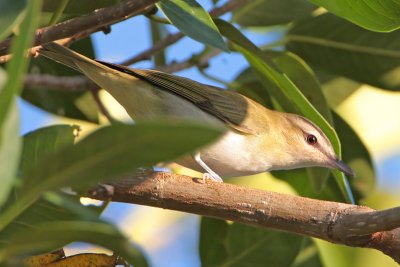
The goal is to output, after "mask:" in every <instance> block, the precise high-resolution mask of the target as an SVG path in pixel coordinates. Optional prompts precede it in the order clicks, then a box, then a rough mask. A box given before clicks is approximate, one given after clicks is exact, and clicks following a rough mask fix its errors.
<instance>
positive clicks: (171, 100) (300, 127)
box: [39, 43, 354, 181]
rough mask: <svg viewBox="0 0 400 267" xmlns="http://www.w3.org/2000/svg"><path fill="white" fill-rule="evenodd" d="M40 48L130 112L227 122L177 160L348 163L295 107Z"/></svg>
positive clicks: (216, 166) (237, 169)
mask: <svg viewBox="0 0 400 267" xmlns="http://www.w3.org/2000/svg"><path fill="white" fill-rule="evenodd" d="M39 53H40V54H41V55H43V56H45V57H48V58H50V59H53V60H55V61H58V62H60V63H62V64H64V65H67V66H69V67H71V68H73V69H75V70H77V71H79V72H81V73H83V74H84V75H86V76H87V77H88V78H89V79H91V80H92V81H93V82H95V83H96V84H97V85H99V86H100V87H101V88H104V89H105V90H106V91H108V92H109V93H110V94H111V95H112V96H113V97H114V98H115V99H116V100H117V101H118V102H119V103H120V104H121V105H122V106H123V107H124V108H125V109H126V111H127V113H128V114H129V115H130V116H131V117H132V118H133V119H155V118H156V119H160V118H161V119H179V120H182V119H184V120H185V119H187V120H193V121H197V122H201V123H206V124H210V125H214V126H220V127H224V128H227V131H226V133H225V134H224V135H223V136H222V137H221V138H220V139H219V140H218V141H217V142H215V143H214V144H211V145H210V146H208V147H205V148H203V149H201V150H200V151H198V152H196V153H195V154H194V155H190V156H187V157H185V158H183V159H181V160H179V161H178V163H179V164H181V165H183V166H185V167H188V168H191V169H194V170H197V171H200V172H203V173H204V171H205V172H206V173H207V174H208V175H209V176H210V177H211V178H212V179H214V180H216V181H222V179H221V178H220V176H222V177H229V176H243V175H250V174H256V173H260V172H265V171H269V170H283V169H294V168H301V167H310V166H321V167H327V168H336V169H339V170H340V171H342V172H344V173H346V174H348V175H351V176H353V175H354V172H353V170H352V169H351V168H350V167H349V166H347V165H346V164H345V163H343V162H342V161H341V160H340V159H339V158H338V157H337V156H336V155H335V153H334V151H333V148H332V145H331V143H330V142H329V140H328V138H327V137H326V136H325V134H324V133H323V132H322V131H321V130H320V129H319V128H318V127H317V126H316V125H315V124H314V123H312V122H311V121H309V120H308V119H306V118H304V117H301V116H299V115H296V114H290V113H283V112H278V111H274V110H270V109H267V108H265V107H264V106H262V105H260V104H258V103H257V102H255V101H253V100H251V99H249V98H247V97H245V96H243V95H241V94H239V93H236V92H232V91H227V90H223V89H221V88H217V87H214V86H210V85H205V84H201V83H198V82H195V81H193V80H190V79H187V78H182V77H179V76H175V75H171V74H167V73H163V72H160V71H155V70H141V69H132V68H127V67H124V66H120V65H116V64H111V63H106V62H101V61H96V60H92V59H89V58H87V57H85V56H83V55H81V54H78V53H76V52H74V51H72V50H70V49H68V48H66V47H63V46H60V45H58V44H56V43H49V44H46V45H43V48H42V49H41V50H40V51H39Z"/></svg>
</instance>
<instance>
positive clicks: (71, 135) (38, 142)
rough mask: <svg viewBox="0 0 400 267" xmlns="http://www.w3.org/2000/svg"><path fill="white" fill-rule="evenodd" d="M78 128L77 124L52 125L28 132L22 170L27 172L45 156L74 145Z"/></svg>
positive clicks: (24, 146) (24, 141)
mask: <svg viewBox="0 0 400 267" xmlns="http://www.w3.org/2000/svg"><path fill="white" fill-rule="evenodd" d="M78 130H79V127H78V126H76V125H52V126H49V127H44V128H40V129H38V130H36V131H33V132H30V133H28V134H26V135H25V136H24V139H23V144H24V145H23V150H22V155H21V166H20V169H21V171H22V172H23V173H24V172H27V171H28V170H29V169H31V168H32V167H33V166H35V165H36V164H37V163H38V162H40V160H43V158H44V157H45V156H49V155H53V154H55V153H56V152H57V151H59V150H60V149H62V148H64V147H66V146H72V145H73V144H74V139H75V134H76V131H78Z"/></svg>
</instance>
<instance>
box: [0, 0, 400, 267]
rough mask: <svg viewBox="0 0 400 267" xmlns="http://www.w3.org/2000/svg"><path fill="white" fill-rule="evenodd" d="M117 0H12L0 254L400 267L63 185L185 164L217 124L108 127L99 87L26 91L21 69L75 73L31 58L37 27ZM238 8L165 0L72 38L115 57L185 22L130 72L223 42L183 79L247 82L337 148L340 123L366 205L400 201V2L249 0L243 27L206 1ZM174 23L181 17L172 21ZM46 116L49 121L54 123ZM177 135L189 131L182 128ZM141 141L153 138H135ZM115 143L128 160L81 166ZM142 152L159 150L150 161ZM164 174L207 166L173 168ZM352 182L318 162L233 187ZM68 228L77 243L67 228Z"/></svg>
mask: <svg viewBox="0 0 400 267" xmlns="http://www.w3.org/2000/svg"><path fill="white" fill-rule="evenodd" d="M118 2H120V1H118V0H101V1H84V2H83V1H78V0H69V1H68V0H67V1H59V2H55V1H50V0H44V1H43V2H42V1H25V0H15V1H12V2H10V1H7V0H0V39H1V40H3V39H5V38H6V37H8V36H11V35H15V36H17V38H14V41H13V43H12V50H11V51H13V52H14V57H13V59H12V60H11V61H10V62H9V63H7V64H6V65H5V66H3V67H4V68H1V69H0V88H2V89H1V91H0V138H1V139H0V141H1V142H0V177H1V179H2V185H4V186H2V188H1V189H0V208H1V214H0V221H1V223H0V241H1V242H2V243H1V244H2V246H1V248H0V261H1V262H3V263H4V264H9V263H10V262H12V261H10V259H13V257H17V258H18V256H20V255H30V254H32V253H37V252H46V251H50V250H52V249H56V248H58V247H60V246H64V245H66V244H68V243H70V242H73V241H81V242H87V243H73V244H72V245H69V246H67V247H66V252H67V254H75V253H82V252H84V251H91V252H93V251H105V252H108V253H109V252H110V251H115V252H116V253H117V254H118V255H121V256H123V257H124V258H125V259H126V260H128V261H130V262H131V263H134V264H135V266H142V265H146V264H149V265H150V266H199V265H202V266H296V267H298V266H329V267H330V266H332V267H333V266H378V265H379V266H396V265H395V263H394V262H393V261H392V260H391V259H390V258H388V257H386V256H384V255H383V254H381V253H380V252H376V251H373V250H368V249H357V248H349V247H344V246H340V245H333V244H328V243H327V242H324V241H320V240H314V239H310V238H307V237H301V236H295V235H292V234H287V233H281V232H275V231H270V230H261V229H257V228H252V227H249V226H245V225H240V224H235V223H230V222H224V221H218V220H214V219H207V218H199V217H197V216H194V215H189V214H183V213H179V212H174V211H167V210H159V209H155V208H150V207H142V206H136V205H124V204H118V203H110V204H109V205H108V206H107V205H105V204H104V203H96V204H97V206H93V205H89V206H87V205H88V204H93V201H91V200H88V199H80V198H79V197H72V196H69V195H67V194H65V193H63V192H60V191H58V190H56V189H57V188H58V187H60V186H65V185H72V186H74V188H81V189H82V188H86V186H87V182H88V181H91V182H94V183H95V182H97V181H101V180H102V179H103V180H104V179H107V178H110V177H114V176H116V175H118V174H121V173H123V172H126V171H131V170H134V169H135V168H137V167H139V166H152V165H155V164H157V163H158V162H160V161H165V160H170V159H174V158H176V157H177V156H179V155H182V154H185V153H188V152H190V151H192V150H193V149H194V148H195V147H199V146H201V145H204V144H206V143H207V142H210V141H212V140H214V139H215V138H216V137H217V136H218V135H219V134H220V132H219V131H218V130H216V129H209V128H207V127H204V126H202V125H191V124H187V123H186V124H185V123H177V124H176V125H175V124H172V125H169V124H166V123H165V122H157V123H149V124H146V123H145V124H140V123H139V124H137V125H135V126H134V127H124V126H123V125H111V126H110V125H109V126H106V127H104V128H101V129H99V126H104V125H108V124H109V123H108V121H107V119H106V117H105V116H104V114H102V112H101V108H99V106H98V103H97V102H96V101H99V100H95V99H94V98H93V94H92V92H91V91H90V90H89V88H88V90H81V91H68V90H65V89H60V88H40V87H39V88H31V87H29V86H25V87H24V83H23V79H22V75H23V74H24V73H25V72H28V73H30V74H50V75H54V76H77V75H79V74H78V73H77V72H74V71H72V70H70V69H68V68H65V67H63V66H61V65H59V64H57V63H54V62H52V61H49V60H46V59H43V58H41V57H39V58H35V59H31V60H30V62H29V65H28V60H27V59H26V58H24V57H23V51H24V49H25V48H27V47H29V46H30V44H31V42H32V39H31V38H30V37H31V36H32V33H33V31H34V30H35V29H36V28H38V27H44V26H48V25H52V24H55V23H57V22H60V21H63V20H66V19H70V18H74V17H77V16H80V15H83V14H86V13H89V12H92V11H93V10H95V9H97V8H100V7H107V6H111V5H114V4H117V3H118ZM227 2H230V1H227V0H221V1H218V0H217V1H215V0H214V1H211V0H204V1H203V0H202V1H200V0H199V1H197V2H196V1H194V0H186V1H183V0H171V1H167V0H163V1H161V2H159V3H158V4H157V6H158V8H159V10H158V12H157V13H156V15H153V16H138V17H134V18H131V19H128V20H126V21H124V22H121V23H118V24H116V25H113V26H112V27H111V32H110V33H108V34H105V33H102V32H100V33H96V34H93V35H92V36H91V37H90V38H85V39H82V40H79V41H78V42H75V43H74V44H72V46H71V48H72V49H74V50H77V51H79V52H80V53H83V54H85V55H87V56H89V57H95V58H99V59H101V60H105V61H110V62H117V63H118V62H121V61H123V60H126V59H127V58H129V57H130V56H132V55H135V54H139V53H140V52H141V51H143V50H144V49H146V48H148V47H150V46H152V45H153V44H154V43H156V42H157V41H158V40H160V39H162V38H165V37H166V36H167V35H168V34H170V33H176V32H178V31H182V32H183V33H185V35H186V36H187V37H185V38H183V39H182V40H181V41H179V42H177V43H176V44H173V45H171V46H169V47H168V48H167V49H165V50H164V51H160V52H159V53H157V54H156V55H155V56H154V57H152V58H151V59H150V60H143V61H141V62H137V63H135V64H134V65H133V66H134V67H139V68H155V67H159V66H160V65H164V64H167V66H168V65H170V64H174V62H179V61H184V60H188V59H191V60H195V59H198V57H199V56H202V55H205V54H207V53H209V52H210V51H213V49H219V50H221V51H222V53H220V54H218V53H217V56H215V57H213V58H212V59H211V60H210V61H209V65H208V66H207V67H206V68H204V67H199V68H196V67H194V68H191V69H188V70H181V71H179V72H178V73H177V74H178V75H181V76H186V77H190V78H192V79H194V80H197V81H200V82H204V83H208V84H212V85H215V86H220V87H223V88H226V89H228V90H236V91H238V92H240V93H242V94H244V95H246V96H248V97H251V98H253V99H255V100H256V101H258V102H260V103H262V104H264V105H265V106H267V107H270V108H274V109H278V110H285V111H289V112H297V113H301V114H303V115H306V116H307V117H310V118H311V119H313V120H314V121H315V122H316V123H318V125H319V126H320V127H321V128H322V129H323V130H324V131H325V132H327V134H328V133H329V134H330V138H332V139H331V140H333V141H332V142H336V141H335V140H337V139H336V136H335V132H336V133H337V135H338V137H339V140H340V143H341V148H340V145H339V144H337V145H336V146H335V148H336V149H337V150H338V151H340V149H341V151H342V157H343V159H344V161H346V162H348V163H349V164H350V166H351V167H352V168H353V169H354V170H355V171H356V173H357V177H356V178H350V181H349V182H350V185H351V189H352V191H353V193H354V197H355V200H356V202H357V204H362V205H367V206H369V207H372V208H376V209H384V208H389V207H393V206H399V203H400V199H399V195H398V193H397V192H398V190H399V189H400V183H399V181H400V180H399V177H400V139H399V138H398V137H399V136H400V123H399V120H398V116H399V114H400V105H399V103H400V94H399V93H398V90H399V85H400V78H399V77H400V68H399V66H400V61H399V59H400V52H399V51H400V42H399V40H400V34H399V32H398V30H397V29H398V28H399V26H400V19H399V16H398V15H397V14H399V12H400V5H399V4H398V3H396V2H395V1H390V0H384V1H379V2H378V1H373V0H362V1H356V2H351V1H344V0H333V1H332V0H313V1H306V0H255V1H237V2H244V4H243V5H242V6H240V7H239V8H237V9H236V10H234V11H233V12H229V13H227V14H225V15H223V16H222V19H223V20H225V21H229V22H230V23H231V24H232V25H233V26H232V25H230V24H228V23H226V22H223V21H220V20H215V19H214V20H213V19H212V18H211V17H210V16H209V15H208V12H206V11H205V10H211V9H213V8H215V7H219V6H222V5H224V4H226V3H227ZM232 2H234V1H232ZM165 18H167V19H168V21H169V23H172V25H168V24H164V23H161V22H165ZM235 28H236V29H239V31H238V32H236V31H235ZM229 50H231V52H230V53H228V51H229ZM260 65H262V67H260ZM17 95H19V96H18V97H17ZM99 97H100V98H99V99H100V101H101V102H102V103H103V104H104V105H105V106H106V108H107V109H108V110H109V111H110V113H111V116H113V117H114V118H115V119H116V120H119V121H121V122H127V123H130V121H131V120H130V119H129V118H128V116H127V114H126V113H125V112H124V110H123V108H122V107H121V106H120V105H119V104H118V103H116V102H115V100H113V99H112V98H111V97H110V96H109V95H108V94H107V93H105V92H104V91H100V94H99ZM16 101H17V102H18V106H19V109H17V108H16V105H15V103H16ZM328 123H329V124H330V125H332V126H334V128H330V127H329V124H328ZM56 124H57V125H56ZM18 125H20V127H19V126H18ZM47 125H52V126H50V127H45V128H42V127H44V126H47ZM71 125H72V126H71ZM78 131H79V136H77V132H78ZM176 132H186V133H187V135H186V136H182V137H181V138H176V135H175V134H176ZM20 134H22V137H21V138H19V137H18V136H19V135H20ZM188 136H189V137H188ZM82 137H85V138H82ZM143 138H145V140H146V142H144V143H143V142H142V141H138V140H144V139H143ZM82 139H83V140H82ZM109 140H119V141H120V142H123V143H124V148H121V149H120V150H118V153H119V154H118V155H120V157H118V159H120V158H124V159H126V160H124V161H123V162H118V164H115V161H113V159H112V158H107V157H103V158H98V159H97V160H98V161H97V162H98V164H99V165H97V166H101V165H103V166H104V167H103V168H98V167H97V166H96V168H94V167H93V166H88V165H85V164H84V163H83V164H82V163H81V162H83V161H84V160H85V159H87V158H90V157H93V155H95V154H98V153H100V152H101V151H107V149H110V147H112V146H113V143H110V142H108V141H109ZM183 140H184V141H183ZM100 143H101V144H102V145H101V146H99V144H100ZM135 150H137V151H140V153H138V152H136V154H135V152H132V151H135ZM143 154H145V155H148V156H147V157H145V158H140V156H139V155H143ZM136 155H137V156H136ZM114 160H115V159H114ZM105 163H107V164H105ZM49 164H50V165H49ZM110 165H113V166H114V167H112V168H109V166H110ZM71 166H72V167H74V168H75V169H76V172H75V173H73V175H71V174H70V173H68V175H66V174H65V173H66V172H65V171H63V170H67V169H68V168H70V167H71ZM168 168H169V169H170V170H172V171H175V172H178V173H184V174H188V175H192V176H198V175H199V174H198V173H195V172H193V171H191V170H187V169H184V168H182V167H180V166H177V165H174V164H171V165H170V166H168ZM341 179H343V177H341V176H338V174H337V173H330V172H327V171H326V170H322V169H318V168H309V169H299V170H293V171H277V172H273V173H265V174H260V175H255V176H251V177H238V178H232V179H227V180H226V182H228V183H235V184H239V185H243V186H251V187H256V188H260V189H265V190H272V191H277V192H283V193H288V194H297V195H301V196H307V197H312V198H319V199H326V200H333V201H346V198H345V197H344V195H343V184H342V185H341V184H340V183H341V181H342V180H341ZM10 192H11V193H10ZM100 214H101V216H100V217H99V215H100ZM32 228H35V230H32ZM66 233H68V236H69V237H68V238H60V237H61V236H65V235H66ZM105 240H106V241H107V242H105ZM28 241H29V242H28ZM89 243H91V244H89ZM22 244H25V246H22ZM27 244H28V245H27ZM94 244H97V245H100V246H101V247H94V246H93V245H94ZM107 249H108V250H107ZM6 262H7V263H6ZM146 262H147V263H146Z"/></svg>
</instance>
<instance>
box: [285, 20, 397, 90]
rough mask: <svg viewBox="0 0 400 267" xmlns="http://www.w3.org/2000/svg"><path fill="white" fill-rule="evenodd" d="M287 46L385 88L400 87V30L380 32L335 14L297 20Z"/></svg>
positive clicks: (340, 72) (323, 65)
mask: <svg viewBox="0 0 400 267" xmlns="http://www.w3.org/2000/svg"><path fill="white" fill-rule="evenodd" d="M285 38H286V40H287V46H286V47H287V49H289V50H290V51H292V52H294V53H295V54H297V55H299V56H300V57H302V58H303V59H304V60H306V61H307V62H308V63H310V64H312V65H315V66H317V67H319V68H323V69H325V70H327V71H330V72H333V73H336V74H338V75H341V76H346V77H349V78H350V79H354V80H357V81H360V82H362V83H368V84H371V85H373V86H378V87H381V88H386V89H391V90H399V88H400V69H399V68H398V66H399V65H400V52H399V51H400V32H398V31H396V32H391V33H376V32H370V31H367V30H365V29H362V28H360V27H358V26H356V25H354V24H352V23H349V22H347V21H345V20H343V19H340V18H338V17H336V16H334V15H332V14H323V15H320V16H318V17H315V18H311V19H308V20H304V21H302V22H301V23H296V24H294V25H293V27H292V28H291V29H290V30H289V32H288V34H287V36H286V37H285Z"/></svg>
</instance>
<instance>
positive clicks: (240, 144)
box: [177, 130, 271, 177]
mask: <svg viewBox="0 0 400 267" xmlns="http://www.w3.org/2000/svg"><path fill="white" fill-rule="evenodd" d="M262 150H263V146H262V138H261V135H257V136H256V135H245V134H241V133H239V132H236V131H233V130H230V131H228V132H227V133H226V134H225V135H224V136H222V137H221V139H219V140H218V141H217V142H215V143H214V144H212V145H210V146H208V147H205V148H203V149H201V150H200V157H201V159H202V160H203V161H204V162H205V163H206V164H207V166H208V167H210V168H211V169H212V170H213V171H214V172H216V173H217V174H218V175H220V176H223V177H234V176H244V175H251V174H255V173H261V172H264V171H266V170H268V169H269V168H270V167H271V164H270V162H268V160H267V159H266V158H265V157H263V152H264V151H262ZM264 154H265V153H264ZM177 163H178V164H181V165H183V166H185V167H187V168H190V169H194V170H196V171H199V172H204V170H203V169H202V168H201V167H200V166H199V165H198V164H197V163H196V162H195V161H194V160H193V159H192V158H191V157H189V156H187V157H185V158H183V159H181V160H180V161H178V162H177Z"/></svg>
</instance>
